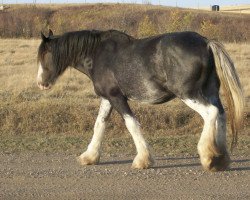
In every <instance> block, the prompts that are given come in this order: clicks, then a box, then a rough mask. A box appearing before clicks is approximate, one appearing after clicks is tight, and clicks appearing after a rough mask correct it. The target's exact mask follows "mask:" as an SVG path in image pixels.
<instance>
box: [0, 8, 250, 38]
mask: <svg viewBox="0 0 250 200" xmlns="http://www.w3.org/2000/svg"><path fill="white" fill-rule="evenodd" d="M145 19H146V20H145ZM145 22H146V23H145ZM249 27H250V21H249V17H248V16H247V15H239V14H232V13H222V12H210V11H204V10H195V9H180V8H173V7H165V6H153V5H135V4H73V5H66V4H64V5H36V6H34V5H13V6H12V7H11V8H10V9H8V10H6V12H2V13H0V37H5V38H12V37H14V38H15V37H23V38H33V37H39V36H40V31H41V30H43V31H45V32H47V31H48V29H49V28H51V29H53V30H54V31H55V32H56V33H57V34H60V33H63V32H66V31H72V30H81V29H98V30H107V29H118V30H123V31H126V32H127V33H128V34H130V35H133V36H135V37H140V36H149V35H150V34H152V33H156V34H160V33H165V32H171V31H196V32H199V33H201V34H202V35H204V36H206V37H209V38H217V39H219V40H220V41H222V40H223V41H228V42H235V41H236V42H246V41H249V38H250V37H249V34H250V28H249Z"/></svg>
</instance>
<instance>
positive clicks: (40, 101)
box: [0, 39, 250, 154]
mask: <svg viewBox="0 0 250 200" xmlns="http://www.w3.org/2000/svg"><path fill="white" fill-rule="evenodd" d="M39 43H40V41H39V40H34V39H33V40H32V39H31V40H23V39H0V82H1V87H0V135H1V140H0V151H1V152H20V151H26V150H35V151H45V152H47V151H48V152H50V151H70V152H77V153H80V152H81V151H83V149H84V148H86V146H87V143H88V142H89V140H90V138H91V136H92V129H93V125H94V121H95V118H96V116H97V113H98V107H99V99H98V97H97V96H96V95H95V94H94V92H93V87H92V84H91V81H90V80H88V78H87V77H86V76H84V75H83V74H81V73H79V72H77V71H76V70H74V69H70V70H68V71H66V73H65V74H64V75H63V76H62V77H61V78H60V80H58V82H57V84H56V85H55V86H54V87H53V89H52V90H49V91H40V90H39V89H38V88H37V86H36V74H37V66H36V54H37V48H38V45H39ZM226 49H227V50H228V51H229V53H230V55H231V56H232V58H233V60H234V61H235V65H236V67H237V70H238V72H239V76H240V79H241V82H242V85H243V88H244V91H245V99H246V110H245V117H244V118H245V122H244V127H243V130H242V132H241V133H240V140H239V147H238V150H237V151H238V152H240V153H245V154H249V153H250V136H249V132H250V109H249V107H250V106H249V105H250V81H249V76H250V71H249V69H250V56H249V55H250V44H247V43H241V44H235V43H230V44H226ZM130 104H131V106H132V109H133V110H134V111H135V113H136V116H137V117H138V119H139V121H140V123H141V125H142V127H143V129H144V131H145V137H146V138H147V139H148V141H149V143H150V145H151V146H152V147H153V149H154V150H155V151H156V152H158V154H179V153H187V154H193V153H195V152H196V144H197V141H198V138H199V135H200V132H201V130H202V126H203V123H202V120H201V118H200V117H199V116H198V114H196V113H195V112H194V111H192V110H191V109H189V108H188V107H187V106H186V105H184V104H183V103H182V102H181V101H179V100H173V101H171V102H169V103H167V104H163V105H157V106H151V105H146V104H138V103H136V102H131V103H130ZM106 133H107V134H106V137H105V142H104V149H105V152H108V153H116V152H123V153H124V152H126V153H131V152H134V151H135V149H134V144H133V142H132V139H131V137H130V135H129V134H128V132H127V130H126V129H125V126H124V123H123V121H122V119H121V118H120V116H118V114H117V113H116V112H113V113H112V116H111V119H110V122H109V123H108V127H107V131H106Z"/></svg>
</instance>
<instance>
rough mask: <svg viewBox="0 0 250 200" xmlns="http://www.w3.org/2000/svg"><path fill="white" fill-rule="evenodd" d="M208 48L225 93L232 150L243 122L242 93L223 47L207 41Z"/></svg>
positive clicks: (231, 62) (232, 65)
mask: <svg viewBox="0 0 250 200" xmlns="http://www.w3.org/2000/svg"><path fill="white" fill-rule="evenodd" d="M208 46H209V47H210V49H211V50H212V52H213V55H214V62H215V66H216V72H217V75H218V77H219V79H220V82H221V85H222V88H223V90H224V92H225V99H226V102H227V105H228V115H229V117H228V118H229V121H230V124H231V131H232V136H233V139H232V144H231V147H232V148H233V147H234V146H235V145H236V144H237V139H238V130H239V129H240V128H241V125H242V121H243V108H244V97H243V91H242V87H241V84H240V80H239V77H238V75H237V73H236V70H235V67H234V64H233V61H232V59H231V58H230V56H229V55H228V53H227V52H226V50H225V48H224V46H223V45H222V44H221V43H219V42H217V41H214V40H211V41H209V43H208Z"/></svg>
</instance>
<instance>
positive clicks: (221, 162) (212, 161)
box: [201, 154, 230, 172]
mask: <svg viewBox="0 0 250 200" xmlns="http://www.w3.org/2000/svg"><path fill="white" fill-rule="evenodd" d="M201 164H202V166H203V168H204V169H205V170H206V171H211V172H217V171H225V170H226V169H228V168H229V165H230V157H229V155H228V154H223V155H219V156H214V157H212V158H206V159H201Z"/></svg>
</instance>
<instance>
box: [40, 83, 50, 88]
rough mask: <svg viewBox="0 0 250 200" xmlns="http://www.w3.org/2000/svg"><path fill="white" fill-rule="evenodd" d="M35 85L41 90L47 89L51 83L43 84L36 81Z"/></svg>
mask: <svg viewBox="0 0 250 200" xmlns="http://www.w3.org/2000/svg"><path fill="white" fill-rule="evenodd" d="M37 86H38V87H39V88H40V89H41V90H49V89H50V88H51V84H46V85H43V84H41V83H37Z"/></svg>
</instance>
